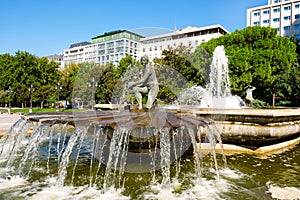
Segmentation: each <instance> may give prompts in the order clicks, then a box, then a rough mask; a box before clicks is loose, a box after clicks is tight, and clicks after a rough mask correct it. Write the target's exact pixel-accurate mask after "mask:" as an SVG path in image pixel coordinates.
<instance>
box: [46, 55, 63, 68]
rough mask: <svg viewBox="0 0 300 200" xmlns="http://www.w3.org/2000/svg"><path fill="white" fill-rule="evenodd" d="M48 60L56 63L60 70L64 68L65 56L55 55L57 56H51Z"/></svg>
mask: <svg viewBox="0 0 300 200" xmlns="http://www.w3.org/2000/svg"><path fill="white" fill-rule="evenodd" d="M46 58H47V59H48V60H49V61H54V62H56V63H57V64H58V66H59V67H60V68H62V67H63V66H64V63H63V55H62V54H59V55H57V54H55V55H51V56H46Z"/></svg>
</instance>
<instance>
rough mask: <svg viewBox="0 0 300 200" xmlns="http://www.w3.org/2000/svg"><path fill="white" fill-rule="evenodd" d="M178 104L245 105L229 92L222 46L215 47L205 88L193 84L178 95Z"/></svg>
mask: <svg viewBox="0 0 300 200" xmlns="http://www.w3.org/2000/svg"><path fill="white" fill-rule="evenodd" d="M178 101H179V103H180V104H184V105H198V106H199V107H200V108H214V109H216V108H241V107H244V106H246V104H245V103H244V101H243V100H242V99H241V97H239V96H237V95H232V94H231V88H230V79H229V75H228V59H227V57H226V55H225V51H224V46H218V47H216V49H215V51H214V53H213V59H212V63H211V65H210V73H209V82H208V85H207V88H203V87H201V86H193V87H192V88H188V89H187V90H184V91H183V92H182V94H181V95H180V96H179V97H178Z"/></svg>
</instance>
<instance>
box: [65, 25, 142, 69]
mask: <svg viewBox="0 0 300 200" xmlns="http://www.w3.org/2000/svg"><path fill="white" fill-rule="evenodd" d="M141 38H143V36H141V35H138V34H136V33H133V32H130V31H127V30H117V31H112V32H108V33H104V34H103V35H99V36H96V37H94V38H92V42H91V43H90V42H81V43H76V44H73V45H71V46H70V48H69V49H66V50H64V57H63V60H64V63H65V64H66V65H67V64H68V63H71V62H72V63H82V62H95V63H99V64H102V65H105V64H107V63H113V64H116V63H118V62H119V61H120V60H121V59H122V58H124V57H125V56H126V54H128V55H131V56H132V57H133V58H135V59H136V58H137V48H138V45H139V44H140V42H139V41H140V39H141Z"/></svg>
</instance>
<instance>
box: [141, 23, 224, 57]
mask: <svg viewBox="0 0 300 200" xmlns="http://www.w3.org/2000/svg"><path fill="white" fill-rule="evenodd" d="M227 33H229V32H228V31H227V30H226V29H225V28H224V27H222V26H221V25H219V24H217V25H211V26H205V27H201V28H198V27H191V26H188V27H187V28H184V29H180V30H175V31H174V32H172V33H167V34H163V35H157V36H152V37H147V38H142V39H141V40H140V41H141V43H142V45H140V47H139V49H138V58H140V57H141V56H143V55H145V54H147V55H148V56H149V60H150V61H152V60H153V59H154V58H161V56H162V51H163V50H168V49H170V48H173V49H174V48H176V47H177V46H179V45H183V46H190V47H191V48H192V51H194V50H195V48H196V47H197V46H199V45H200V44H201V43H203V42H207V41H208V40H210V39H212V38H217V37H220V36H222V35H225V34H227Z"/></svg>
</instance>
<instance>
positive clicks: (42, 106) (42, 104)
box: [41, 101, 44, 109]
mask: <svg viewBox="0 0 300 200" xmlns="http://www.w3.org/2000/svg"><path fill="white" fill-rule="evenodd" d="M43 108H44V101H41V109H43Z"/></svg>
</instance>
